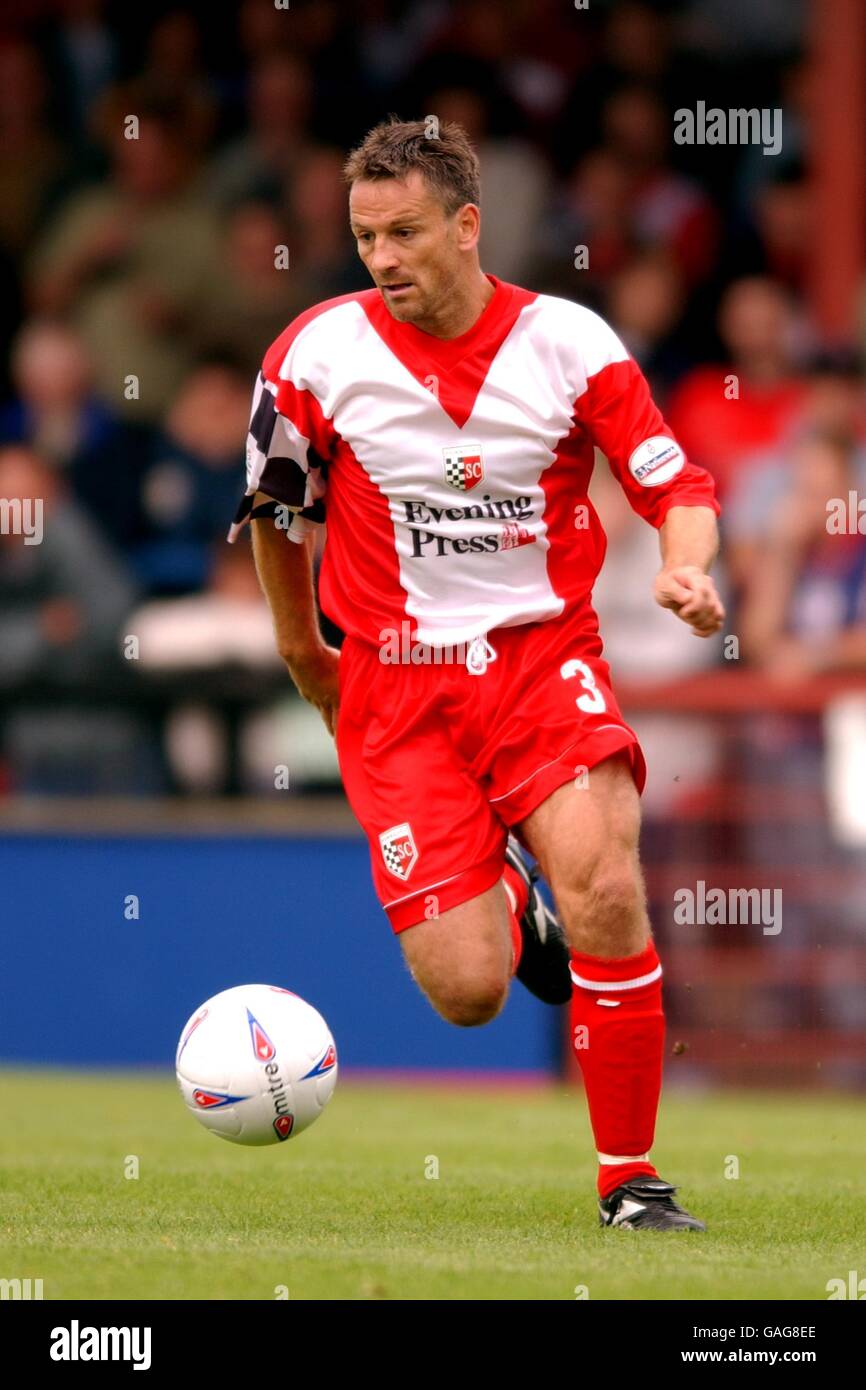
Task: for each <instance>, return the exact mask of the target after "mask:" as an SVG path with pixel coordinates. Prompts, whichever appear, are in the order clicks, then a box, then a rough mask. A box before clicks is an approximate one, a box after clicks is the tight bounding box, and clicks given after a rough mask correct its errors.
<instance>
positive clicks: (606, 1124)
mask: <svg viewBox="0 0 866 1390" xmlns="http://www.w3.org/2000/svg"><path fill="white" fill-rule="evenodd" d="M571 978H572V984H573V990H572V996H571V1044H572V1047H573V1049H574V1055H575V1056H576V1057H577V1060H578V1062H579V1064H580V1069H581V1071H582V1072H583V1084H584V1087H585V1089H586V1099H587V1104H588V1105H589V1118H590V1121H591V1123H592V1132H593V1134H594V1135H595V1146H596V1149H597V1150H598V1155H599V1166H598V1195H599V1196H600V1197H607V1196H608V1194H609V1193H611V1192H613V1190H614V1188H615V1187H619V1186H620V1185H621V1184H622V1183H624V1182H629V1181H630V1180H631V1179H632V1178H635V1177H637V1176H638V1175H639V1174H649V1175H650V1176H652V1177H658V1174H657V1173H656V1170H655V1168H654V1166H653V1164H652V1163H651V1162H650V1161H649V1151H650V1149H651V1148H652V1142H653V1138H654V1135H655V1121H656V1112H657V1110H658V1103H659V1095H660V1094H661V1085H662V1054H663V1050H664V1035H665V1020H664V1012H663V1009H662V986H661V966H660V964H659V958H658V955H657V954H656V948H655V944H654V943H653V942H652V941H650V942H649V944H648V945H647V947H646V949H645V950H643V951H641V953H640V955H637V956H621V957H618V958H617V959H613V960H607V959H604V958H602V957H600V956H587V955H584V954H583V953H582V952H581V951H572V953H571Z"/></svg>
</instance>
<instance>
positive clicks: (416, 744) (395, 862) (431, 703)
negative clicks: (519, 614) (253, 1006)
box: [336, 607, 646, 932]
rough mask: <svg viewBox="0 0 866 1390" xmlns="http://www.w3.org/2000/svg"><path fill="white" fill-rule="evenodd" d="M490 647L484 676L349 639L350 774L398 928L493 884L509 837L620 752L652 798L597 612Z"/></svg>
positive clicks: (342, 717)
mask: <svg viewBox="0 0 866 1390" xmlns="http://www.w3.org/2000/svg"><path fill="white" fill-rule="evenodd" d="M413 629H414V625H413V624H411V623H407V624H405V633H404V656H405V648H406V646H407V645H408V634H409V632H410V631H411V630H413ZM487 641H488V643H489V645H490V647H491V648H492V649H493V650H494V651H495V653H496V658H495V660H492V661H490V662H489V664H488V665H487V667H486V670H485V671H484V672H483V674H473V673H472V670H471V669H470V668H471V664H472V663H471V662H470V663H467V661H466V660H459V659H458V660H454V661H452V663H451V664H442V665H433V664H417V665H416V664H408V663H407V662H406V661H405V659H404V661H403V662H402V663H401V664H398V663H395V662H393V661H391V660H388V661H384V660H382V656H381V655H380V652H382V653H383V654H384V653H385V652H386V649H385V648H379V647H376V646H373V645H372V644H370V643H367V642H363V641H361V640H360V639H357V638H352V637H347V638H346V640H345V642H344V643H343V649H342V653H341V657H340V668H339V669H340V711H339V718H338V722H337V731H336V743H337V754H338V757H339V761H340V771H341V773H342V776H343V786H344V787H345V791H346V795H347V797H348V799H349V803H350V805H351V807H352V810H353V811H354V813H355V815H356V816H357V818H358V820H359V822H360V824H361V826H362V827H363V829H364V831H365V833H366V835H367V838H368V840H369V843H370V859H371V863H372V869H373V882H374V884H375V887H376V892H377V894H378V897H379V901H380V902H381V903H382V906H383V907H384V909H385V911H386V912H387V913H388V916H389V918H390V921H391V925H392V927H393V929H394V931H395V932H400V931H404V930H405V929H406V928H407V927H411V926H414V925H415V924H416V923H417V922H421V921H423V920H424V919H425V918H430V917H434V916H438V915H439V913H441V912H445V911H447V909H448V908H451V907H456V906H457V905H458V904H460V903H464V902H468V901H469V899H470V898H474V897H477V896H478V894H479V893H483V892H485V891H486V890H487V889H488V888H491V887H492V886H493V884H494V883H496V882H497V880H498V879H499V878H501V876H502V870H503V866H504V853H505V842H506V839H507V836H508V830H509V828H511V827H515V826H517V825H518V823H519V822H520V821H522V820H523V819H524V818H525V817H526V816H528V815H529V813H530V812H531V811H534V810H535V808H536V807H537V806H539V805H540V804H541V802H542V801H544V800H545V799H546V798H547V797H548V796H550V794H551V792H553V791H555V790H556V788H557V787H560V786H562V785H564V784H565V783H566V782H572V781H577V780H578V779H579V778H580V776H581V775H582V774H583V773H584V772H586V771H588V770H589V768H591V767H594V766H595V765H596V764H597V763H600V762H602V761H603V759H605V758H608V757H610V756H611V754H613V753H616V752H617V751H619V750H620V749H627V750H628V751H629V754H630V757H631V764H632V774H633V776H634V779H635V783H636V785H637V788H638V791H642V790H643V785H644V781H645V778H646V767H645V764H644V758H643V754H642V752H641V749H640V745H639V743H638V741H637V737H636V735H635V733H634V731H633V730H632V729H630V728H629V726H628V725H627V724H626V723H625V721H624V720H623V717H622V715H621V713H620V711H619V707H618V706H617V703H616V700H615V698H614V695H613V691H612V690H611V686H610V671H609V668H608V665H607V662H606V661H604V660H603V658H602V656H601V651H602V644H601V640H600V638H599V636H598V627H597V622H596V619H595V614H594V613H593V611H592V609H591V608H588V607H587V608H584V609H582V610H580V611H579V612H574V611H572V612H570V613H569V612H566V613H564V614H563V615H562V616H561V617H559V618H555V619H551V620H549V621H547V622H543V623H524V624H521V625H519V626H517V627H501V628H496V629H494V630H493V631H491V632H489V633H488V634H487ZM414 645H417V644H414ZM421 650H422V652H423V651H425V649H423V648H422V649H421ZM460 650H461V649H460V648H458V647H455V648H454V649H452V655H453V654H457V655H459V654H460ZM387 654H388V655H389V656H393V655H394V654H393V653H387ZM426 654H427V655H428V656H432V652H431V649H429V648H427V649H426Z"/></svg>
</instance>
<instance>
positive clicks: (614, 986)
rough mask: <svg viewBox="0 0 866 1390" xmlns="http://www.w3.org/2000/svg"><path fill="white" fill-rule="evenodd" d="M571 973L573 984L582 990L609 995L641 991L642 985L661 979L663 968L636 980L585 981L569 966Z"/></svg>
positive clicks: (658, 967)
mask: <svg viewBox="0 0 866 1390" xmlns="http://www.w3.org/2000/svg"><path fill="white" fill-rule="evenodd" d="M569 973H570V975H571V978H572V981H573V983H574V984H576V985H580V987H581V989H600V990H601V991H602V992H603V993H604V994H609V993H611V992H612V991H613V990H618V989H640V987H641V985H651V984H652V982H653V980H658V979H659V978H660V976H661V973H662V968H661V966H660V965H657V966H656V968H655V970H651V971H650V972H649V974H648V975H638V976H637V977H636V978H635V979H634V980H585V979H584V977H583V976H582V975H578V974H577V972H576V971H575V969H574V966H569Z"/></svg>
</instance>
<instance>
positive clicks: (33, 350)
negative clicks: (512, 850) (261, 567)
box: [0, 0, 866, 1090]
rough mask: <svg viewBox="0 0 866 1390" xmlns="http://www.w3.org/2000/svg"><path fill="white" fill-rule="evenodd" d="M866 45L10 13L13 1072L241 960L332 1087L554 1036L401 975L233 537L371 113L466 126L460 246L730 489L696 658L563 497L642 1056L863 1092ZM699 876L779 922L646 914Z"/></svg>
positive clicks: (338, 235)
mask: <svg viewBox="0 0 866 1390" xmlns="http://www.w3.org/2000/svg"><path fill="white" fill-rule="evenodd" d="M864 30H866V24H864V14H863V10H862V6H861V5H860V4H859V3H858V0H814V3H812V4H806V3H797V0H682V2H681V3H674V0H671V3H656V4H652V5H649V4H640V3H629V2H628V0H624V2H623V3H603V2H602V0H591V3H590V4H589V6H588V8H587V9H585V10H580V9H578V8H577V7H570V6H568V5H566V4H556V3H549V0H530V2H529V3H520V2H519V0H512V2H511V3H495V2H494V0H474V3H467V4H460V5H457V4H451V3H445V0H418V3H393V4H389V3H386V2H385V0H368V2H367V3H353V4H340V3H335V0H314V3H308V4H304V3H301V0H293V3H292V4H291V8H290V9H288V10H280V9H277V8H276V7H275V6H274V5H273V4H271V3H268V0H245V3H242V4H239V5H238V6H236V7H233V8H232V10H231V12H229V10H228V8H227V7H226V8H225V9H224V8H222V7H213V6H211V5H205V4H188V5H185V6H183V7H180V6H170V5H166V6H161V5H156V4H154V5H148V6H143V7H131V6H128V5H127V6H120V5H115V4H103V3H100V0H67V3H64V4H39V3H36V0H34V3H32V4H27V5H22V4H18V5H13V6H12V7H11V9H10V8H8V7H7V9H6V12H5V17H4V20H3V25H2V29H0V287H2V292H0V339H2V354H0V363H2V379H0V396H2V405H0V498H3V499H11V498H22V499H23V498H40V499H43V501H44V508H45V529H44V539H43V541H42V543H41V544H39V545H32V546H25V545H24V544H23V539H22V537H21V536H20V535H17V536H16V535H13V534H4V535H0V734H2V746H0V829H2V838H0V884H2V889H0V893H2V900H3V901H2V908H3V923H4V925H3V933H2V946H0V953H2V962H0V964H2V979H3V984H4V991H3V993H4V1001H3V1010H2V1022H0V1057H2V1058H3V1059H4V1060H5V1062H6V1063H7V1064H20V1063H51V1064H59V1065H74V1066H79V1065H97V1064H122V1065H143V1064H147V1065H153V1064H157V1065H168V1064H169V1063H170V1061H171V1058H172V1055H173V1048H174V1042H175V1038H176V1036H177V1033H178V1031H179V1029H180V1026H181V1024H182V1022H183V1020H184V1019H185V1018H186V1017H187V1016H188V1014H189V1013H190V1012H191V1010H192V1009H193V1008H194V1007H195V1006H196V1005H197V1004H198V1003H199V1002H200V1001H201V1000H202V999H203V998H205V997H206V996H207V995H208V994H210V993H212V992H214V991H215V990H217V989H220V988H223V987H225V986H228V985H230V984H233V983H237V982H238V981H241V980H244V979H266V980H271V981H273V982H275V983H283V984H287V985H289V986H290V987H292V988H294V989H296V990H297V991H299V992H300V993H301V994H303V995H305V996H306V997H308V998H310V999H311V1000H312V1001H313V1002H315V1003H316V1004H317V1006H318V1007H319V1008H321V1009H322V1011H323V1012H324V1013H325V1014H326V1016H327V1017H328V1019H329V1021H330V1023H331V1025H332V1027H333V1029H334V1032H335V1034H336V1036H337V1040H338V1044H339V1046H340V1049H341V1057H342V1060H343V1062H344V1064H345V1065H346V1066H347V1067H349V1068H351V1067H355V1068H376V1069H378V1068H406V1067H410V1068H415V1067H417V1068H425V1069H428V1070H431V1071H441V1070H442V1069H454V1070H462V1071H489V1072H491V1073H496V1074H497V1075H498V1074H501V1073H503V1072H508V1073H529V1074H531V1075H532V1076H541V1075H545V1074H546V1075H548V1076H549V1075H551V1074H555V1073H556V1072H558V1071H559V1070H560V1069H561V1068H562V1067H563V1065H564V1060H563V1059H564V1056H565V1048H564V1046H563V1038H562V1036H561V1026H562V1021H561V1020H559V1019H558V1018H557V1017H556V1016H555V1015H554V1014H553V1013H552V1011H550V1010H545V1009H543V1008H542V1007H541V1006H537V1005H536V1004H535V1002H534V1001H532V1000H530V999H529V998H528V996H526V995H525V993H524V991H522V990H515V991H514V993H513V995H512V998H511V1000H510V1002H509V1004H508V1006H507V1009H506V1011H505V1014H504V1015H503V1016H502V1017H501V1018H500V1019H498V1020H497V1021H496V1022H495V1023H494V1024H492V1025H491V1026H489V1027H487V1028H484V1029H478V1030H457V1029H454V1028H452V1027H449V1026H447V1025H446V1024H444V1023H442V1022H441V1021H440V1020H439V1019H438V1018H437V1017H436V1016H435V1015H434V1014H433V1012H432V1010H430V1008H429V1007H428V1006H427V1004H426V1003H425V1002H424V1000H423V999H421V998H420V996H419V995H418V994H417V992H416V990H415V988H414V986H413V985H412V983H411V981H410V980H409V978H408V975H407V974H406V972H405V970H404V968H403V967H402V965H401V962H400V959H399V952H398V950H397V948H396V946H395V944H394V942H393V940H392V937H391V934H390V930H389V928H388V925H387V923H386V921H385V918H384V916H383V915H382V914H381V913H380V911H379V909H378V906H377V904H376V902H375V900H374V897H373V894H372V889H371V887H370V884H369V876H368V867H367V851H366V847H365V845H364V843H363V842H362V841H361V839H360V838H359V835H358V831H357V828H356V827H355V825H354V821H353V819H352V817H351V815H350V814H349V812H348V810H347V808H346V805H345V802H344V800H343V798H342V796H341V793H340V790H339V782H338V778H337V774H336V763H335V759H334V755H333V749H332V746H331V744H330V740H329V738H328V736H327V734H326V732H325V730H324V727H323V726H322V725H321V723H320V721H319V718H318V716H317V715H316V714H315V713H314V712H312V711H310V710H309V709H307V708H306V707H305V706H303V704H302V703H301V702H300V700H299V699H298V698H297V697H296V696H295V695H294V693H293V691H292V689H291V687H290V685H289V683H288V681H287V678H286V676H285V674H284V673H283V671H282V670H281V668H280V664H279V662H278V660H277V659H276V658H275V656H274V654H273V651H272V641H271V634H270V625H269V620H268V616H267V613H266V610H265V609H264V606H263V602H262V600H261V598H260V596H259V594H258V591H257V587H256V584H255V579H254V575H253V570H252V562H251V557H250V553H249V548H248V543H247V541H246V540H245V541H244V543H243V545H239V546H237V547H233V548H232V547H228V546H227V545H226V544H225V542H224V536H225V531H226V529H227V526H228V523H229V520H230V518H231V514H232V512H233V510H234V507H235V503H236V500H237V496H238V494H239V491H240V488H241V479H242V475H243V460H242V446H243V439H244V435H245V431H246V423H247V413H248V407H249V399H250V395H251V390H252V383H253V379H254V376H255V373H256V371H257V368H258V365H259V362H260V359H261V356H262V354H263V352H264V349H265V347H266V346H267V345H268V344H269V343H270V342H271V340H272V339H273V338H274V337H275V336H276V335H277V333H278V332H279V331H280V330H281V329H282V328H283V327H284V326H285V324H286V323H287V322H288V321H289V320H290V319H291V318H292V317H293V316H294V315H295V314H297V313H298V312H300V311H301V310H303V309H304V308H306V307H307V306H309V305H310V304H312V303H315V302H316V301H318V300H321V299H323V298H326V297H328V296H331V295H337V294H341V293H345V292H349V291H352V290H356V289H362V288H366V287H367V283H368V282H367V280H366V277H365V273H364V271H363V268H362V267H361V265H360V263H359V261H358V260H357V257H356V254H355V251H354V247H353V244H352V242H351V240H350V238H349V234H348V228H347V218H346V209H345V199H346V191H345V189H344V187H343V186H342V184H341V180H340V166H341V162H342V160H343V158H344V156H345V153H346V152H347V150H348V149H349V148H350V147H351V146H352V145H353V144H354V143H356V142H357V141H358V140H359V139H360V138H361V137H362V136H363V134H364V133H365V131H366V130H367V129H368V128H369V126H370V125H371V124H373V123H375V122H376V121H377V120H379V119H381V118H383V117H384V116H385V115H386V114H387V113H388V112H390V111H395V112H397V113H398V114H399V115H401V116H402V117H404V118H417V117H423V116H426V115H428V114H431V113H433V114H436V115H438V116H439V117H440V119H441V118H446V117H456V118H458V119H460V120H461V121H462V122H463V123H464V124H465V126H466V127H467V129H468V131H469V132H470V134H471V135H472V137H473V138H474V140H475V141H476V142H477V144H478V149H479V153H480V157H481V166H482V178H483V204H482V215H483V223H484V230H483V237H482V266H483V268H484V269H485V270H486V271H489V272H491V273H494V274H497V275H499V276H500V277H502V278H504V279H507V280H511V281H514V282H517V283H520V284H524V285H526V286H528V287H531V288H533V289H536V290H539V291H542V292H548V293H554V294H561V295H564V296H567V297H570V298H574V299H576V300H579V301H580V302H583V303H586V304H589V305H590V306H592V307H594V308H597V309H598V310H600V311H601V312H602V313H604V314H605V315H606V316H607V317H609V318H610V319H611V321H612V322H613V324H614V325H615V327H616V328H617V330H618V331H619V332H620V334H621V335H622V336H623V338H624V340H625V342H626V343H627V345H628V346H629V348H630V350H631V351H632V352H633V353H634V354H635V356H636V357H637V359H638V361H639V362H640V363H641V365H642V366H643V368H644V370H645V371H646V373H647V375H648V377H649V378H650V381H651V383H652V386H653V389H654V391H655V394H656V397H657V399H658V400H659V402H660V404H661V405H662V408H663V410H664V411H665V413H666V415H667V418H668V420H669V422H670V424H671V425H672V427H673V428H674V429H675V430H676V431H677V433H678V434H679V436H680V438H681V439H682V441H683V443H684V444H685V446H686V448H687V450H688V451H689V452H690V453H691V455H692V456H693V457H694V458H695V459H696V460H697V461H698V462H700V463H703V464H705V465H706V466H707V467H709V468H710V469H711V470H712V471H713V473H714V474H715V476H716V479H717V483H718V487H719V491H720V495H721V500H722V504H723V508H724V515H723V523H722V524H723V534H724V541H725V559H724V564H723V565H722V566H721V567H720V569H719V577H720V581H721V583H722V585H723V587H724V591H725V595H726V599H727V601H728V604H729V616H728V620H727V622H726V626H725V633H724V637H723V638H720V639H719V641H718V642H714V643H696V642H694V641H693V640H692V639H691V637H690V634H688V633H687V632H686V631H685V630H680V628H679V625H677V624H676V623H675V622H674V621H673V620H672V618H671V617H670V615H668V614H664V613H662V612H661V611H660V610H657V609H655V608H654V607H653V604H652V598H651V580H652V575H653V573H654V568H655V565H656V562H657V549H656V546H657V542H656V537H655V534H654V533H653V532H652V531H651V530H650V529H649V528H647V527H645V526H643V525H642V523H640V522H639V521H638V520H637V518H635V517H633V516H631V514H630V513H627V510H626V509H625V508H624V505H623V502H622V498H621V497H619V496H617V495H616V493H615V491H614V489H613V488H612V487H611V485H610V484H609V482H606V479H605V474H604V465H603V464H601V466H600V468H599V469H598V470H597V473H598V486H597V487H594V497H595V500H596V504H597V506H598V507H599V510H600V511H601V513H602V516H603V519H604V521H605V525H606V528H607V530H608V534H609V539H610V546H609V552H608V560H607V565H606V569H605V572H604V576H603V580H602V582H601V584H600V586H599V590H598V593H597V606H598V608H599V611H600V614H601V618H602V632H603V634H604V635H605V637H606V650H607V655H608V658H609V660H610V662H611V664H612V667H613V671H614V676H615V678H618V691H619V694H620V702H621V703H622V704H623V706H624V708H625V710H626V713H627V717H630V718H631V720H632V722H633V723H634V725H635V727H636V728H637V729H638V732H639V733H640V735H641V738H642V740H643V742H644V745H645V748H646V752H647V756H648V760H649V764H650V782H649V786H648V790H647V794H646V797H645V815H646V823H645V832H644V841H643V852H644V860H645V864H646V869H647V876H648V883H649V888H650V894H651V898H652V914H653V922H654V927H655V931H656V935H657V938H658V941H659V945H660V950H661V952H662V955H663V959H664V962H665V969H666V978H667V996H666V997H667V1008H668V1016H669V1024H670V1033H669V1038H670V1047H669V1056H668V1061H667V1064H666V1085H667V1086H669V1087H676V1086H677V1085H678V1084H680V1085H683V1086H690V1087H707V1086H714V1085H717V1084H719V1083H724V1084H728V1083H730V1084H736V1085H738V1086H744V1085H746V1086H748V1085H761V1086H765V1085H771V1086H787V1087H796V1088H798V1089H801V1090H807V1089H810V1088H814V1087H827V1088H833V1089H836V1088H841V1087H846V1088H854V1089H862V1088H863V1086H864V1084H866V1052H864V1031H866V997H864V992H863V989H862V979H863V974H864V970H863V967H864V963H866V924H864V913H863V902H864V889H866V861H864V844H866V794H864V791H863V783H864V775H866V751H864V749H866V712H864V711H866V693H864V680H863V677H864V671H866V536H862V535H860V534H858V533H856V531H855V533H854V534H846V535H830V534H829V533H828V531H827V527H826V516H827V513H826V503H827V500H828V499H830V498H835V497H839V498H842V499H847V498H848V497H849V493H851V492H854V493H857V492H858V491H859V492H864V490H866V394H864V380H863V374H862V348H863V337H864V331H866V313H864V293H863V291H864V256H863V215H864V211H863V210H864V205H866V202H864V197H863V193H864V180H863V161H864V154H863V142H862V138H861V132H862V129H863V117H864V71H866V36H864ZM698 102H704V103H705V104H706V107H708V108H709V107H720V108H722V109H723V110H725V111H727V110H728V109H729V108H731V107H755V108H759V109H762V110H765V111H768V112H772V111H774V110H776V109H778V110H780V111H781V112H782V134H783V138H782V147H781V150H780V151H779V152H778V153H775V154H765V153H763V152H762V150H761V148H760V147H759V146H756V145H754V144H752V145H744V144H722V145H715V146H709V145H702V146H698V145H692V146H689V145H676V144H675V143H674V141H673V139H672V135H673V129H674V123H673V115H674V112H675V110H677V109H679V108H692V109H694V108H695V107H696V106H697V103H698ZM130 115H134V116H136V117H137V122H138V125H137V130H136V132H135V133H136V136H137V138H133V139H128V138H126V135H127V134H129V133H130V126H129V124H128V117H129V116H130ZM581 246H585V247H586V248H587V253H588V264H587V265H583V266H580V267H578V266H577V265H576V264H575V260H576V257H577V248H578V247H581ZM280 247H284V248H286V250H287V253H288V267H287V268H277V266H276V265H275V257H276V256H277V251H278V248H280ZM732 383H734V385H733V386H732ZM864 529H866V524H864ZM325 628H326V631H327V635H328V637H329V639H330V640H332V641H337V642H338V641H339V634H336V633H334V632H333V630H332V629H330V627H329V626H328V624H327V623H326V624H325ZM131 637H132V638H135V639H136V642H137V646H136V643H132V644H130V638H131ZM732 637H733V638H735V639H736V641H735V642H734V643H733V645H732V644H731V642H730V640H729V639H730V638H732ZM431 778H432V770H431ZM431 790H435V785H434V784H433V783H432V781H431ZM701 881H703V882H704V883H705V884H706V885H707V887H708V888H709V887H721V888H723V889H728V888H744V889H749V888H766V889H769V890H771V891H774V890H781V892H782V894H783V925H782V930H781V931H780V932H778V933H777V934H769V933H766V932H765V931H764V930H763V928H762V926H761V925H760V924H757V923H756V924H752V925H740V926H732V925H721V924H720V925H715V926H708V925H700V924H693V925H689V924H678V923H677V922H676V921H675V918H674V902H675V894H676V893H677V892H678V891H679V890H682V889H693V890H694V889H695V888H696V885H697V884H698V883H699V882H701Z"/></svg>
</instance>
